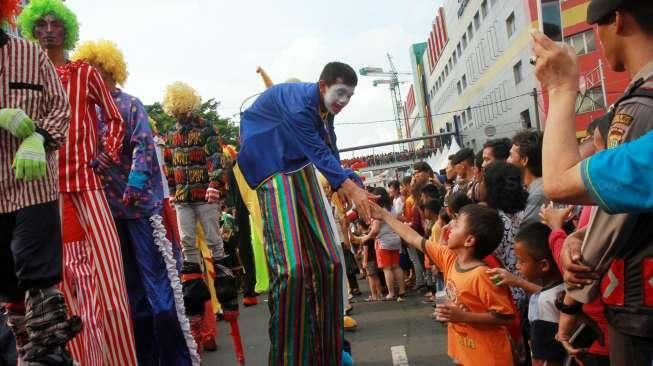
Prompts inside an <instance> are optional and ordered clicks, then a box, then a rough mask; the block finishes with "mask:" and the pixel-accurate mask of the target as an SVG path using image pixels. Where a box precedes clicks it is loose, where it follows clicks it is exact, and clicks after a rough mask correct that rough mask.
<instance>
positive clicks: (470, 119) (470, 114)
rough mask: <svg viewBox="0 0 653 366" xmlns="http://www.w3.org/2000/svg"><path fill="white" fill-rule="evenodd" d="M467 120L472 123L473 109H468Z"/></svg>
mask: <svg viewBox="0 0 653 366" xmlns="http://www.w3.org/2000/svg"><path fill="white" fill-rule="evenodd" d="M467 119H468V120H469V122H470V123H471V122H472V107H467Z"/></svg>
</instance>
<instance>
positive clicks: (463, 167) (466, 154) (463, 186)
mask: <svg viewBox="0 0 653 366" xmlns="http://www.w3.org/2000/svg"><path fill="white" fill-rule="evenodd" d="M451 163H452V164H453V166H454V168H455V170H456V175H457V178H456V185H455V186H454V193H455V192H458V191H459V190H462V191H463V192H465V193H467V189H468V187H469V184H470V182H471V180H472V176H473V171H472V169H473V167H474V150H472V149H470V148H465V149H462V150H460V151H458V152H457V153H455V154H454V155H453V157H452V158H451Z"/></svg>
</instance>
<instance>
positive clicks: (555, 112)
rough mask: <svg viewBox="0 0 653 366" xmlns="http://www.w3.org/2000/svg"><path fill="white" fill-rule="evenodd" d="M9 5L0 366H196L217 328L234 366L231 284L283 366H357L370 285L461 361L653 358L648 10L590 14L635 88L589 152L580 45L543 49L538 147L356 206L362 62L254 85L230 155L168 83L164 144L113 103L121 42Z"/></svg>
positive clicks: (194, 100) (0, 189)
mask: <svg viewBox="0 0 653 366" xmlns="http://www.w3.org/2000/svg"><path fill="white" fill-rule="evenodd" d="M17 5H18V1H3V2H2V6H0V18H1V19H3V20H12V19H14V17H15V16H16V15H18V25H19V27H20V29H21V32H22V34H23V35H24V37H26V38H27V39H23V38H18V37H14V36H9V35H8V34H6V33H5V32H4V31H1V30H0V49H1V50H2V52H0V66H2V67H1V68H0V76H1V77H2V79H3V80H5V79H6V80H8V81H7V83H6V84H5V85H6V87H5V88H3V89H2V90H0V276H1V278H0V280H1V281H0V283H1V285H0V302H1V304H2V307H3V308H4V313H3V319H2V324H0V325H1V326H0V337H1V338H2V342H0V351H1V352H2V357H1V359H2V362H3V363H7V364H9V365H12V364H16V363H18V364H25V365H56V366H58V365H62V366H63V365H65V366H69V365H73V364H81V365H137V364H148V365H149V364H152V365H199V364H200V362H201V358H202V355H203V353H204V352H208V351H213V350H215V349H216V343H215V338H216V314H219V316H221V317H222V318H224V319H225V320H228V321H229V322H230V323H231V326H232V335H233V341H234V349H235V350H236V359H237V362H239V363H240V364H244V363H245V358H244V354H243V350H242V344H241V341H240V339H239V336H238V334H239V332H238V316H239V311H238V310H239V290H242V292H243V304H244V305H245V306H251V305H256V304H257V299H256V296H257V293H260V292H265V291H267V293H268V299H269V301H268V306H269V313H270V320H269V328H268V329H269V338H270V348H269V358H268V359H269V364H270V365H275V366H277V365H334V366H340V365H352V364H353V359H352V351H351V347H350V345H349V343H348V342H347V341H346V339H345V336H344V329H345V328H347V327H348V326H351V324H352V323H355V321H353V319H351V318H349V317H347V316H346V314H348V313H349V311H350V310H351V308H352V306H351V304H350V303H349V300H350V299H352V298H353V297H356V296H361V295H363V291H361V289H360V286H359V284H358V281H357V275H359V274H364V276H365V277H366V279H367V282H368V284H369V294H368V296H367V298H366V300H367V301H369V302H376V301H396V302H402V301H405V300H406V297H407V296H409V293H410V292H418V293H420V294H423V295H424V297H425V302H427V303H430V304H432V305H433V313H432V314H431V315H432V317H433V318H434V319H436V320H437V321H439V322H441V323H442V324H446V325H447V327H448V335H447V340H448V347H447V353H448V354H449V356H450V357H451V359H452V361H453V362H454V363H455V364H457V365H514V364H519V365H559V364H560V365H561V364H563V363H564V362H569V363H573V362H575V363H576V364H578V365H645V366H649V365H651V364H652V361H653V360H652V357H653V337H652V334H653V285H652V284H653V245H652V243H651V238H652V237H653V225H651V224H650V223H651V214H650V212H651V210H652V209H653V198H652V197H653V192H652V191H653V190H652V189H651V187H653V185H651V182H650V180H651V177H653V174H651V166H653V165H652V164H651V162H650V160H651V156H653V155H652V154H651V153H652V152H651V149H652V147H653V143H652V142H651V138H653V132H651V131H650V129H651V127H652V126H653V123H651V122H649V121H653V120H652V119H651V116H652V115H653V114H652V113H651V112H652V111H653V92H652V90H653V25H652V23H651V22H650V21H649V20H650V19H651V17H653V5H652V4H651V3H650V1H648V0H620V1H597V0H592V1H591V2H590V4H589V7H588V22H589V23H591V24H597V26H598V28H599V35H600V38H601V42H602V44H603V48H604V51H605V54H606V57H607V59H608V61H609V63H610V65H611V67H612V68H613V69H615V70H616V71H625V72H628V73H630V75H631V77H632V82H631V84H630V86H629V88H628V90H627V91H626V92H625V93H624V95H623V97H622V98H621V99H619V100H618V101H617V103H615V105H614V106H613V107H612V108H611V109H610V110H609V112H608V114H606V115H605V116H603V117H601V118H598V119H596V120H595V121H593V122H592V123H591V124H590V125H589V127H588V128H587V135H588V136H589V137H588V138H586V139H584V140H583V141H581V142H580V143H579V142H578V141H577V140H576V131H575V110H574V106H575V103H576V96H577V94H578V66H577V63H578V61H577V56H576V54H575V52H574V50H573V49H572V48H571V47H569V46H564V45H560V44H557V43H555V42H553V41H551V40H550V39H549V38H547V37H546V36H545V35H544V34H542V33H540V32H538V31H533V32H532V39H533V44H534V46H533V52H534V57H533V59H532V63H533V64H534V66H535V72H536V76H537V78H538V80H539V81H540V83H541V85H542V87H543V88H545V89H546V90H547V91H548V98H549V108H548V117H547V123H546V129H545V131H544V133H542V132H539V131H533V130H525V131H520V132H518V133H517V134H516V135H514V136H512V137H511V138H500V139H494V140H489V141H487V142H486V143H485V144H484V145H483V149H482V150H481V151H478V152H475V151H473V150H472V149H469V148H464V149H461V150H459V151H458V152H456V153H455V154H454V155H451V156H449V164H448V166H447V168H446V169H445V170H444V172H442V173H443V174H440V175H438V174H435V172H434V171H433V170H432V168H431V167H430V166H429V165H428V164H427V163H425V162H419V163H415V164H414V165H413V167H412V171H413V174H412V175H410V176H407V177H404V178H403V179H402V180H401V181H392V182H389V183H388V185H387V187H376V188H367V189H366V188H365V186H364V185H363V182H362V180H361V178H360V177H359V176H358V174H357V173H356V172H355V171H354V170H352V169H349V167H350V166H353V165H354V164H355V163H356V161H343V160H341V159H340V156H339V152H338V148H337V146H336V143H335V142H336V136H335V129H334V118H335V116H336V115H337V114H338V113H339V112H340V111H341V110H342V109H343V108H345V107H346V106H347V105H348V104H349V102H350V100H351V98H352V96H353V95H354V90H355V88H356V85H357V81H358V79H357V76H356V73H355V71H354V70H353V69H352V68H351V67H350V66H349V65H347V64H344V63H341V62H330V63H328V64H326V65H325V66H324V68H323V70H322V72H321V74H320V76H319V79H318V81H317V82H314V83H302V82H298V81H296V80H292V81H289V82H286V83H281V84H278V85H274V84H273V83H272V81H271V78H270V77H269V76H267V74H265V72H264V71H262V70H259V72H260V73H261V76H262V77H263V80H264V83H265V86H266V87H267V89H266V90H265V91H264V92H262V93H261V94H260V95H259V96H258V98H257V99H256V100H255V101H254V103H253V104H252V106H251V107H249V108H248V109H247V110H245V111H244V112H243V113H242V116H241V126H240V127H241V131H240V146H239V151H238V152H236V150H235V149H234V148H233V147H231V146H227V145H224V144H222V142H221V141H220V136H218V134H217V132H216V131H215V129H214V128H213V127H212V126H209V125H207V124H206V123H205V121H204V120H202V119H201V118H200V117H199V116H198V113H197V109H198V108H199V106H200V97H199V95H198V94H197V92H196V91H195V90H194V89H193V88H192V87H190V86H188V85H187V84H184V83H181V82H176V83H173V84H171V85H169V86H168V88H167V89H166V91H165V94H164V96H163V101H162V105H163V107H164V110H165V112H166V113H167V114H169V115H170V116H171V117H172V118H174V119H175V121H176V124H175V126H174V128H173V129H172V130H171V131H166V132H165V133H161V134H160V133H159V132H158V131H157V128H156V121H153V120H151V119H150V118H149V117H148V116H147V113H146V112H145V109H144V107H143V105H142V103H141V102H140V100H139V99H138V98H136V97H134V96H131V95H129V94H127V93H126V92H124V91H123V90H122V89H121V88H120V86H121V85H122V84H124V82H125V80H126V78H127V75H128V73H127V68H126V64H125V62H124V59H123V55H122V53H121V52H120V50H119V49H118V47H117V46H116V45H115V44H114V43H112V42H108V41H95V42H84V43H82V44H80V45H79V46H77V41H78V39H77V38H78V34H79V24H78V22H77V19H76V16H75V14H74V13H73V12H72V11H71V10H70V9H69V8H68V7H66V5H65V4H64V3H63V2H62V1H61V0H33V1H30V3H29V4H28V5H27V6H26V7H25V8H24V9H23V10H22V12H21V13H20V14H17V12H18V6H17ZM30 40H31V41H30ZM76 46H77V47H76ZM73 50H74V52H71V53H70V59H69V58H68V56H69V51H73ZM270 141H274V142H275V143H270ZM432 152H433V151H432V150H430V149H428V148H425V149H422V150H420V152H419V155H417V156H418V157H422V158H426V157H427V156H429V155H430V154H431V153H432ZM415 154H416V153H415V152H402V153H398V154H391V155H386V156H381V157H380V160H381V161H382V162H383V161H385V162H393V161H398V160H397V159H406V160H408V159H413V158H414V157H415ZM370 159H371V161H368V160H370ZM384 159H385V160H384ZM393 159H394V160H393ZM364 161H365V162H367V163H368V164H376V161H377V157H366V158H365V159H364ZM7 329H8V330H9V331H10V332H7V331H6V330H7ZM12 342H13V343H12Z"/></svg>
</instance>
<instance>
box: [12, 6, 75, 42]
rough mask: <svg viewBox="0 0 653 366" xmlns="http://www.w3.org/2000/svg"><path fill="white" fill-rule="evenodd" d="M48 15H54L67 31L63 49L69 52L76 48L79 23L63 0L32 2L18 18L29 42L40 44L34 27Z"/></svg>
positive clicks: (19, 24)
mask: <svg viewBox="0 0 653 366" xmlns="http://www.w3.org/2000/svg"><path fill="white" fill-rule="evenodd" d="M46 15H54V16H55V17H56V18H57V19H59V20H61V22H62V23H63V26H64V28H65V29H66V38H65V39H64V42H63V47H64V48H65V49H67V50H72V49H73V48H75V43H77V40H78V39H79V23H77V17H76V16H75V13H73V12H72V11H71V10H70V9H68V7H66V5H64V4H63V2H61V0H32V1H30V2H29V4H28V5H27V6H26V7H25V9H23V11H22V12H21V13H20V15H19V16H18V26H20V30H21V32H22V33H23V35H25V37H26V38H27V39H29V40H32V41H35V42H38V39H36V37H35V35H34V27H35V26H36V22H37V21H38V20H39V19H41V18H43V17H44V16H46Z"/></svg>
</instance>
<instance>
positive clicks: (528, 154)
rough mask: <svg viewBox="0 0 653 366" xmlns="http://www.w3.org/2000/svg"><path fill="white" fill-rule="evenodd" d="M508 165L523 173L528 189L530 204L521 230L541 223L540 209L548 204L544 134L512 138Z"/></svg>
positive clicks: (530, 132) (527, 206)
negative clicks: (543, 146)
mask: <svg viewBox="0 0 653 366" xmlns="http://www.w3.org/2000/svg"><path fill="white" fill-rule="evenodd" d="M507 162H508V163H510V164H513V165H516V166H518V167H519V168H521V169H522V172H523V175H522V176H523V183H524V185H525V186H526V189H528V202H526V208H525V209H524V219H523V220H522V223H521V225H520V228H522V227H524V226H526V225H528V224H531V223H533V222H539V221H540V207H542V205H543V204H545V203H546V202H547V198H546V196H545V195H544V186H543V181H542V133H541V132H537V131H533V130H524V131H521V132H518V133H517V134H516V135H515V136H514V137H513V138H512V148H511V149H510V155H509V156H508V160H507Z"/></svg>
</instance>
